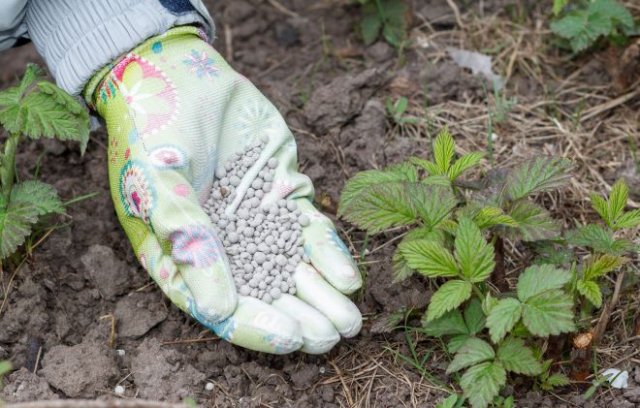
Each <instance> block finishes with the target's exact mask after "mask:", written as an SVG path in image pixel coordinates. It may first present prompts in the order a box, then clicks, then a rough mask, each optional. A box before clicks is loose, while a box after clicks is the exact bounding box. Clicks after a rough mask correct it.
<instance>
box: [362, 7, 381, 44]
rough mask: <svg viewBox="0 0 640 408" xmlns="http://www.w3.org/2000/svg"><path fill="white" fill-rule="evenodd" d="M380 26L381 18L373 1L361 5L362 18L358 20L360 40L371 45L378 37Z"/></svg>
mask: <svg viewBox="0 0 640 408" xmlns="http://www.w3.org/2000/svg"><path fill="white" fill-rule="evenodd" d="M381 28H382V19H381V18H380V15H379V14H378V10H377V9H376V6H375V4H374V3H367V4H364V5H363V6H362V20H361V21H360V33H361V34H362V41H363V42H364V43H365V44H366V45H371V44H373V43H374V42H375V40H376V39H377V38H378V34H380V29H381Z"/></svg>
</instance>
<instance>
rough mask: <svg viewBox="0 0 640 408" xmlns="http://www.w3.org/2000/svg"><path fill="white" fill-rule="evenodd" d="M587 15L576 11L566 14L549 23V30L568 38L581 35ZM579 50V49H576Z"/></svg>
mask: <svg viewBox="0 0 640 408" xmlns="http://www.w3.org/2000/svg"><path fill="white" fill-rule="evenodd" d="M587 18H588V15H587V13H586V12H584V11H583V12H578V13H574V14H570V15H567V16H565V17H563V18H562V19H560V20H556V21H554V22H552V23H551V30H552V31H553V32H554V33H555V34H556V35H558V36H560V37H562V38H566V39H568V40H570V39H572V38H575V37H577V36H579V35H581V34H582V33H583V32H584V30H585V29H586V25H587ZM578 51H579V50H578Z"/></svg>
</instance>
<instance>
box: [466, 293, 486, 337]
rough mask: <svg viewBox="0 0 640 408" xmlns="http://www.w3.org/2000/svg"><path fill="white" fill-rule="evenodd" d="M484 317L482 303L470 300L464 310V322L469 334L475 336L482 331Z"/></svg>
mask: <svg viewBox="0 0 640 408" xmlns="http://www.w3.org/2000/svg"><path fill="white" fill-rule="evenodd" d="M486 320H487V319H486V317H485V315H484V312H483V311H482V303H480V301H479V300H478V299H471V301H470V302H469V304H468V305H467V307H466V309H464V322H465V324H466V325H467V329H469V333H470V334H476V333H479V332H480V331H482V329H484V326H485V323H486Z"/></svg>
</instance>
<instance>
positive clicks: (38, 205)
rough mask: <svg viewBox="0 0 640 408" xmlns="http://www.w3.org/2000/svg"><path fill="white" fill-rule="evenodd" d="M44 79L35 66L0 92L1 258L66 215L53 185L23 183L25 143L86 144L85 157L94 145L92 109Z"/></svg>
mask: <svg viewBox="0 0 640 408" xmlns="http://www.w3.org/2000/svg"><path fill="white" fill-rule="evenodd" d="M43 77H44V75H43V72H42V70H41V69H40V68H38V66H36V65H33V64H30V65H28V66H27V69H26V72H25V74H24V76H23V77H22V79H21V81H20V83H19V84H18V85H16V86H14V87H11V88H8V89H5V90H3V91H0V124H1V125H2V126H3V127H4V129H5V133H6V135H7V136H6V139H5V140H4V148H3V149H2V150H3V152H2V153H0V259H4V258H7V257H8V256H10V255H11V254H12V253H14V252H15V251H16V250H17V248H18V247H19V246H20V245H22V244H23V243H24V241H25V239H26V238H27V237H28V236H29V235H30V234H31V232H32V228H33V226H34V224H36V223H37V222H38V220H39V219H40V218H41V217H43V216H46V215H48V214H55V213H57V214H61V213H64V205H63V203H62V201H61V200H60V198H59V197H58V193H57V192H56V191H55V189H54V188H53V186H51V185H49V184H46V183H43V182H41V181H38V180H26V181H19V180H18V178H17V174H16V154H17V152H18V145H19V144H20V142H21V141H22V140H23V139H24V137H29V138H31V139H39V138H41V137H46V138H53V137H56V138H58V139H60V140H73V141H78V142H80V148H81V151H82V153H84V150H85V148H86V145H87V142H88V140H89V115H88V112H87V110H86V109H85V108H84V107H83V106H82V105H81V104H80V103H79V102H78V101H77V100H76V99H75V98H73V97H72V96H70V95H69V94H67V93H66V92H64V91H63V90H62V89H60V88H58V87H57V86H55V85H54V84H52V83H51V82H48V81H46V80H44V79H43Z"/></svg>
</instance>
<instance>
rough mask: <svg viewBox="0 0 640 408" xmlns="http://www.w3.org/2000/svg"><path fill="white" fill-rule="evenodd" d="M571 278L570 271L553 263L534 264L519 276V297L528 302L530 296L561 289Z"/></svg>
mask: <svg viewBox="0 0 640 408" xmlns="http://www.w3.org/2000/svg"><path fill="white" fill-rule="evenodd" d="M570 280H571V273H570V272H569V271H566V270H563V269H558V268H556V267H555V266H553V265H546V264H543V265H533V266H530V267H528V268H527V269H525V271H524V272H522V274H521V275H520V277H519V278H518V285H517V290H518V299H520V301H521V302H526V301H527V300H529V299H530V298H532V297H534V296H537V295H540V294H542V293H545V292H547V291H551V290H554V289H560V288H562V287H563V286H564V285H566V284H567V283H568V282H569V281H570Z"/></svg>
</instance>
